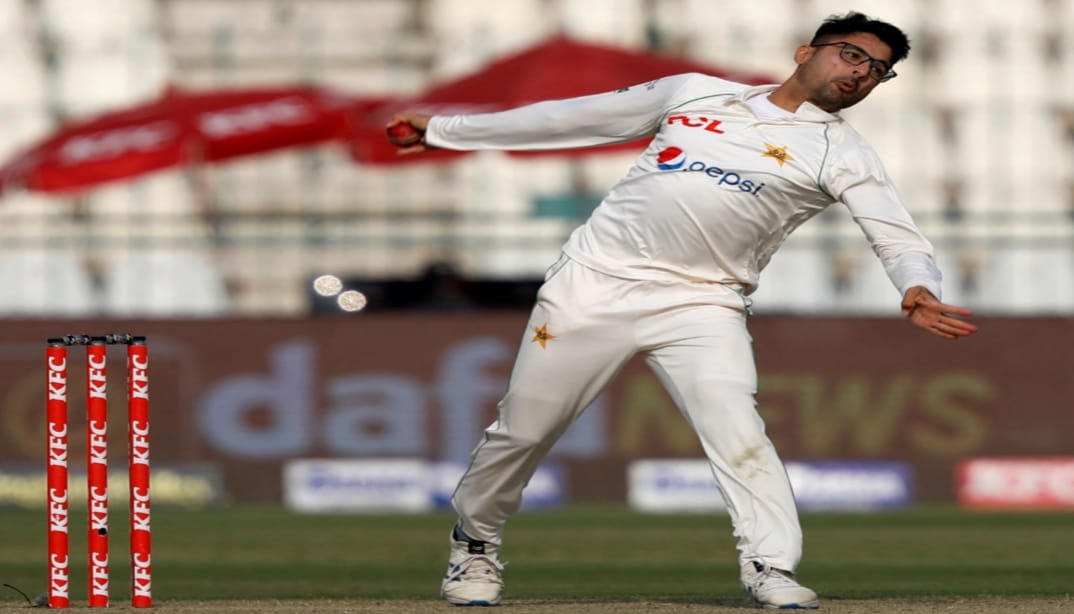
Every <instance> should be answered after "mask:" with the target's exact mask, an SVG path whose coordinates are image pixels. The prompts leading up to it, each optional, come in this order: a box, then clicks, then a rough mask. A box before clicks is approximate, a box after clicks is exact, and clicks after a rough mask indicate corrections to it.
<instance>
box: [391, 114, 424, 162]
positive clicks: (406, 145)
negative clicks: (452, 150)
mask: <svg viewBox="0 0 1074 614" xmlns="http://www.w3.org/2000/svg"><path fill="white" fill-rule="evenodd" d="M430 117H431V116H429V115H426V114H424V113H407V112H403V113H396V114H395V115H394V116H392V118H391V119H390V120H389V121H388V123H387V125H385V126H384V128H385V129H386V130H387V132H388V141H389V142H390V143H391V144H392V145H395V146H396V147H398V148H399V152H398V153H399V155H409V154H416V153H421V152H423V151H429V150H431V149H436V148H435V147H432V146H430V145H427V144H426V143H425V129H426V128H428V127H429V118H430ZM401 124H410V125H411V126H413V127H414V128H415V129H417V131H418V138H417V139H416V140H415V139H413V138H406V137H405V136H404V137H402V138H398V137H396V136H393V130H392V128H393V127H394V126H399V125H401Z"/></svg>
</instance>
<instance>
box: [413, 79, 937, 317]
mask: <svg viewBox="0 0 1074 614" xmlns="http://www.w3.org/2000/svg"><path fill="white" fill-rule="evenodd" d="M775 88H776V86H775V85H764V86H758V87H748V86H746V85H743V84H740V83H734V82H731V81H726V80H724V79H719V78H716V77H711V76H707V75H702V74H694V73H691V74H683V75H675V76H671V77H666V78H663V79H658V80H656V81H652V82H650V83H645V84H641V85H636V86H633V87H629V88H624V89H622V90H619V91H617V92H610V93H605V94H596V95H592V96H583V97H580V98H571V99H567V100H554V101H546V102H540V103H536V104H532V105H528V106H524V107H520V108H517V109H511V110H508V111H502V112H498V113H484V114H474V115H456V116H437V117H433V118H432V119H431V120H430V122H429V126H428V130H427V132H426V135H425V138H426V142H427V143H429V144H430V145H433V146H436V147H444V148H448V149H460V150H472V149H514V150H540V149H560V148H570V147H585V146H594V145H604V144H609V143H617V142H622V141H629V140H633V139H637V138H641V137H653V139H652V142H650V143H649V146H648V147H647V148H646V150H645V151H644V152H643V153H642V154H641V155H640V156H639V157H638V158H637V160H636V161H635V163H634V166H633V167H632V168H631V169H630V171H629V172H628V173H627V175H626V176H625V177H624V178H623V179H622V180H620V181H619V182H618V183H617V184H616V185H615V186H614V187H612V189H611V191H610V192H609V193H608V195H607V197H605V198H604V200H603V201H602V202H601V204H600V206H598V207H597V208H596V210H594V212H593V215H592V216H590V218H589V220H588V221H586V223H585V224H584V225H582V226H580V227H579V228H577V229H576V230H575V231H574V232H573V233H572V234H571V236H570V238H569V239H568V240H567V243H566V245H564V247H563V251H564V252H565V253H566V254H567V255H568V256H570V257H571V258H573V259H575V260H577V261H578V262H580V263H582V264H583V265H585V266H587V267H590V268H592V269H595V270H597V271H601V272H603V273H606V274H608V275H613V276H616V277H621V278H626V279H637V280H650V281H682V280H688V281H702V282H715V283H721V284H727V285H729V286H732V287H735V288H736V289H739V290H740V291H742V292H743V293H745V294H749V293H752V292H753V290H754V289H756V287H757V280H758V275H759V273H760V271H761V269H763V268H764V266H765V265H766V264H767V263H768V261H769V258H770V257H771V256H772V254H773V252H775V251H776V249H777V248H778V247H779V246H780V245H781V244H782V243H783V241H784V240H785V239H786V238H787V236H788V235H789V234H790V233H791V232H792V231H793V230H794V229H795V228H797V227H798V226H799V225H801V224H802V223H803V222H805V221H806V220H808V219H809V218H811V217H813V216H814V215H816V214H817V213H819V212H820V211H822V210H823V209H824V208H825V207H827V206H828V205H830V204H832V203H833V202H842V203H844V204H845V205H846V206H847V208H848V209H849V210H850V213H851V215H852V216H853V218H854V220H855V221H856V222H857V223H858V225H859V226H860V227H861V228H862V230H863V231H864V232H865V236H866V237H867V238H868V240H869V241H870V243H871V244H872V246H873V249H874V251H875V252H876V254H877V255H878V256H879V258H880V261H881V262H882V263H883V265H884V268H885V270H886V271H887V273H888V276H889V277H890V278H891V281H892V283H894V284H895V287H896V288H898V289H899V292H900V293H905V292H906V290H908V289H909V288H911V287H913V286H924V287H926V288H928V290H929V291H930V292H932V293H933V294H934V295H936V296H937V297H939V296H940V281H941V275H940V271H939V269H937V267H936V264H935V261H934V259H933V256H932V246H931V245H930V244H929V242H928V241H927V240H926V239H925V238H924V237H923V236H922V235H921V233H920V232H919V231H918V229H917V227H916V226H915V225H914V222H913V220H912V219H911V218H910V215H909V214H908V213H907V211H906V208H905V207H904V206H903V205H902V202H901V200H900V198H899V196H898V194H897V193H896V191H895V188H894V186H892V183H891V179H890V178H889V177H888V175H887V173H886V172H885V171H884V168H883V165H882V164H881V163H880V160H879V158H878V157H877V155H876V153H875V152H874V151H873V149H872V148H871V147H869V145H868V144H867V143H866V142H865V140H864V139H863V138H862V137H861V135H859V134H858V133H857V132H856V131H855V130H854V129H853V128H851V127H850V125H849V124H847V123H846V122H845V121H844V120H843V119H842V118H841V117H839V116H838V115H835V114H831V113H828V112H826V111H823V110H821V109H820V108H818V107H816V106H815V105H813V104H810V103H808V102H806V103H803V104H802V105H801V107H799V109H798V110H797V112H795V113H794V114H792V115H791V116H790V117H789V118H785V119H761V118H759V117H758V116H757V115H756V114H755V112H754V111H753V110H752V109H751V108H750V105H749V104H747V102H746V100H747V99H748V98H750V97H751V96H757V95H767V94H768V93H769V92H771V91H772V90H774V89H775Z"/></svg>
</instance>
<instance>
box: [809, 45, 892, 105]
mask: <svg viewBox="0 0 1074 614" xmlns="http://www.w3.org/2000/svg"><path fill="white" fill-rule="evenodd" d="M824 43H850V44H851V45H853V46H854V47H857V49H858V51H855V50H853V49H850V50H849V51H844V50H843V48H842V47H843V46H842V45H829V46H822V47H811V46H808V45H803V46H802V47H799V49H798V51H797V53H796V54H795V59H796V60H797V61H798V71H797V72H798V76H799V80H800V82H801V84H802V86H803V87H804V88H805V89H806V91H807V93H808V94H809V101H810V102H812V103H813V104H815V105H817V106H818V107H820V108H822V109H824V110H825V111H828V112H832V113H834V112H835V111H839V110H840V109H845V108H847V107H850V106H853V105H855V104H857V103H858V102H860V101H861V100H862V99H864V98H865V97H866V96H868V95H869V92H872V91H873V88H874V87H876V86H877V84H878V83H880V82H879V81H878V80H877V79H876V77H875V75H871V74H870V69H871V68H872V67H871V62H870V61H869V60H868V59H866V58H863V57H860V56H861V53H859V52H864V53H865V54H867V55H868V56H870V57H871V58H873V59H874V60H880V61H881V62H884V63H885V64H886V65H887V67H888V68H890V67H891V47H888V46H887V44H886V43H884V42H883V41H881V40H880V39H879V38H877V37H876V35H874V34H869V33H866V32H854V33H852V34H841V35H837V36H831V37H828V38H826V39H822V40H820V41H818V44H824ZM843 55H849V56H851V57H852V58H853V59H854V60H864V61H862V62H861V63H860V64H858V65H856V66H855V65H853V64H852V63H851V62H850V61H848V60H847V59H844V58H843ZM873 70H876V68H873ZM885 72H886V71H885Z"/></svg>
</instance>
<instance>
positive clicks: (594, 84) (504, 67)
mask: <svg viewBox="0 0 1074 614" xmlns="http://www.w3.org/2000/svg"><path fill="white" fill-rule="evenodd" d="M687 72H701V73H705V74H709V75H713V76H717V77H722V78H724V79H730V80H732V81H739V82H742V83H750V84H759V83H771V82H772V79H770V78H768V77H764V76H760V75H756V74H746V73H741V72H735V71H730V70H724V69H717V68H714V67H712V66H706V65H703V64H700V63H697V62H693V61H690V60H686V59H683V58H678V57H671V56H666V55H658V54H654V53H649V52H644V51H634V50H628V49H622V48H616V47H608V46H604V45H595V44H590V43H581V42H578V41H572V40H569V39H566V38H562V37H557V38H553V39H551V40H548V41H546V42H544V43H542V44H540V45H537V46H536V47H532V48H530V49H527V50H524V51H522V52H521V53H518V54H515V55H512V56H509V57H506V58H503V59H500V60H496V61H494V62H492V63H491V64H489V65H488V66H486V67H484V68H483V69H481V70H479V71H478V72H476V73H474V74H471V75H468V76H466V77H463V78H461V79H458V80H455V81H451V82H447V83H442V84H440V85H438V86H436V87H434V88H433V89H431V90H429V91H428V92H426V93H425V94H422V95H421V96H419V97H417V98H413V99H407V100H394V101H390V102H386V103H384V104H381V105H379V106H377V107H376V108H375V109H373V110H372V111H370V112H369V113H367V114H366V115H365V117H364V119H363V121H362V123H361V124H360V125H359V128H358V130H357V132H356V134H355V135H353V137H352V142H351V154H352V156H353V157H354V159H355V160H357V161H359V162H366V163H374V164H377V163H380V164H390V163H393V162H410V161H418V160H429V159H430V158H438V157H439V158H442V157H449V156H452V155H457V154H458V152H448V151H437V152H430V153H428V154H423V155H421V156H402V157H400V156H398V155H397V154H396V150H395V148H394V147H392V146H391V145H390V144H389V143H388V142H387V141H386V140H385V138H384V124H385V123H387V121H388V119H389V118H390V117H391V116H392V115H393V114H395V113H396V112H398V111H402V110H417V111H423V112H428V113H439V114H443V115H448V114H455V113H468V112H484V111H495V110H499V109H509V108H512V107H517V106H521V105H524V104H528V103H531V102H537V101H540V100H549V99H558V98H570V97H573V96H583V95H586V94H596V93H599V92H608V91H612V90H616V89H619V88H620V87H624V86H627V85H634V84H636V83H644V82H646V81H651V80H653V79H657V78H659V77H664V76H667V75H674V74H679V73H687ZM612 147H614V148H623V147H630V148H635V149H637V148H638V145H637V144H636V143H633V144H630V143H628V144H621V145H615V146H611V147H599V148H591V149H585V150H576V151H575V152H574V153H583V152H584V153H589V152H592V151H607V150H608V149H609V148H612Z"/></svg>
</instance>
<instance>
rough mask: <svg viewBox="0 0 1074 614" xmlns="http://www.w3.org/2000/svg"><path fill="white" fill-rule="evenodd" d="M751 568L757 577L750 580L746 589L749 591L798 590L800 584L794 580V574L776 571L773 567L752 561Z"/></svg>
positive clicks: (780, 570)
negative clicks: (764, 589)
mask: <svg viewBox="0 0 1074 614" xmlns="http://www.w3.org/2000/svg"><path fill="white" fill-rule="evenodd" d="M753 568H754V569H755V570H756V571H757V575H756V576H754V577H753V578H751V579H750V581H749V586H748V588H749V589H750V591H755V590H760V589H761V588H762V587H764V588H769V589H773V588H777V589H778V588H798V587H800V586H801V584H799V583H798V581H797V580H795V579H794V574H792V573H791V572H789V571H784V570H782V569H776V568H775V567H769V566H767V565H762V564H761V563H758V562H756V561H754V563H753Z"/></svg>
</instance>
